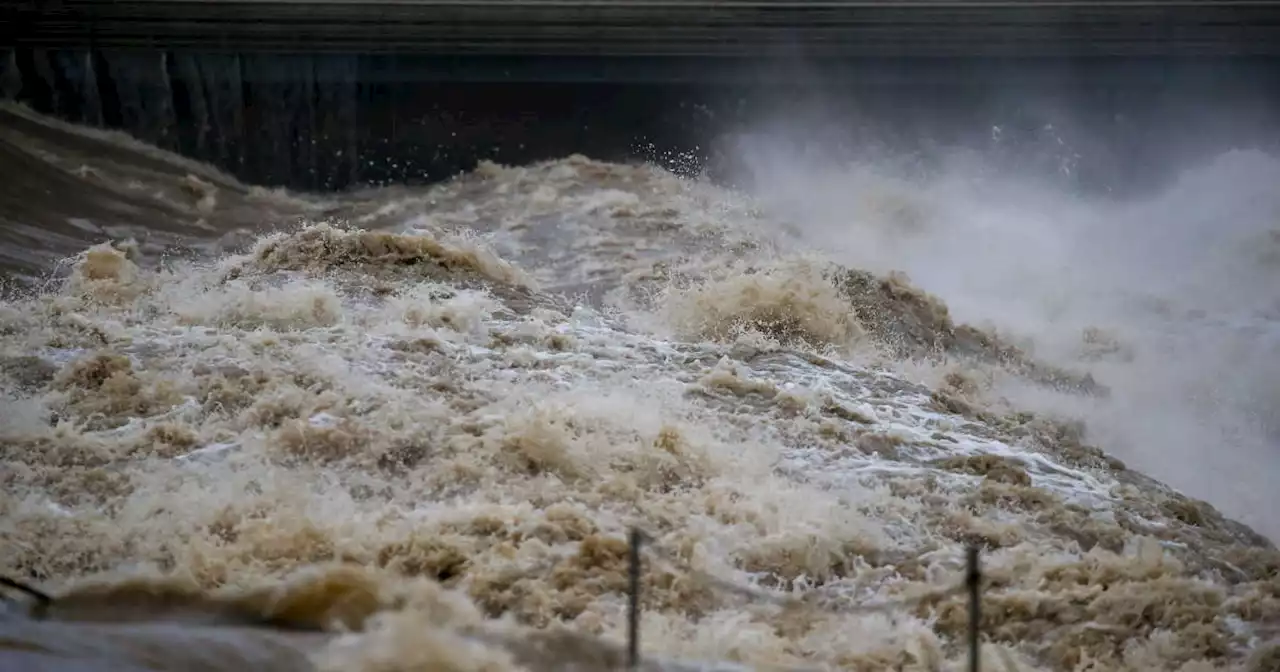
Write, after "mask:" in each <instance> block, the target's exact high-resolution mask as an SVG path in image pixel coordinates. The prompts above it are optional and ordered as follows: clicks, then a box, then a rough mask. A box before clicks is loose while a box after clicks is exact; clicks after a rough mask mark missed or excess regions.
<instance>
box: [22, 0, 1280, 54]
mask: <svg viewBox="0 0 1280 672" xmlns="http://www.w3.org/2000/svg"><path fill="white" fill-rule="evenodd" d="M0 12H3V14H0V17H3V23H5V24H8V25H9V26H12V27H13V31H12V32H11V34H12V35H15V36H16V37H15V38H14V43H15V44H16V45H17V46H25V47H37V48H97V49H111V48H149V49H165V50H182V49H199V50H202V51H210V50H224V51H234V52H241V53H243V52H277V53H278V52H294V53H324V52H347V53H350V52H356V53H403V54H423V55H456V56H476V55H485V56H523V55H528V56H636V57H650V56H688V57H702V58H705V57H727V58H742V57H751V58H759V57H761V56H762V55H776V56H800V57H807V58H862V57H877V58H897V57H926V58H927V57H966V56H972V57H1032V58H1058V57H1115V56H1129V57H1145V56H1280V1H1266V2H1258V1H1253V2H1250V1H1244V0H1224V1H1219V2H1158V1H1155V0H1150V1H1141V2H1134V1H1125V0H1111V1H1107V0H1094V1H1092V2H1060V1H1058V2H1053V1H1049V0H1020V1H1012V0H1005V1H1001V2H975V1H966V0H883V1H881V2H865V1H864V2H840V1H825V2H823V1H793V2H787V1H775V2H748V1H740V0H721V1H708V0H686V1H683V2H677V1H659V0H621V1H618V0H613V1H609V2H604V1H595V2H591V1H586V0H517V1H514V2H512V1H507V0H472V1H469V2H462V1H458V0H375V1H368V2H360V1H355V0H345V1H344V0H249V1H244V0H231V1H209V0H122V1H110V0H39V1H31V0H28V1H27V2H23V3H5V8H4V9H0Z"/></svg>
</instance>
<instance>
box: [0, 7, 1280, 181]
mask: <svg viewBox="0 0 1280 672" xmlns="http://www.w3.org/2000/svg"><path fill="white" fill-rule="evenodd" d="M0 23H2V24H3V25H5V26H8V29H7V30H6V31H5V32H6V33H7V34H8V35H10V36H11V37H9V38H7V44H2V45H0V48H2V49H3V53H2V54H0V56H2V57H3V58H0V64H2V66H3V68H4V72H3V73H0V75H2V77H0V82H3V92H4V94H5V95H6V96H7V97H9V98H11V99H17V100H21V101H23V102H25V103H26V104H28V105H30V106H31V107H33V108H34V109H36V110H37V111H40V112H44V113H49V114H52V115H54V116H57V117H59V118H62V119H66V120H68V121H72V122H75V123H83V124H87V125H90V126H101V127H108V128H118V129H123V130H126V131H127V132H129V133H131V134H133V135H135V136H137V137H139V138H140V139H143V140H145V141H147V142H149V143H152V144H155V145H157V146H159V147H162V148H165V149H170V150H173V151H177V152H179V153H181V154H184V155H187V156H190V157H193V158H196V159H199V160H202V161H208V162H211V163H213V164H215V165H218V166H220V167H222V168H224V169H225V170H228V171H229V172H231V173H233V174H235V175H237V176H239V177H240V178H242V179H244V180H246V181H248V182H252V183H255V184H268V185H281V186H288V187H293V188H299V189H307V190H332V189H344V188H348V187H352V186H359V185H370V184H392V183H396V184H399V183H416V182H423V181H426V182H431V181H437V180H439V179H443V178H446V177H448V176H451V175H454V174H457V173H458V172H461V171H465V170H468V169H469V168H470V167H472V166H474V165H475V162H476V161H477V160H479V159H486V158H487V159H492V160H496V161H499V162H509V163H524V162H527V161H530V160H537V159H544V158H551V157H554V156H561V155H563V150H564V149H565V148H566V147H573V148H575V151H582V152H584V153H587V154H589V155H592V156H599V157H600V158H602V159H608V160H611V159H622V158H626V157H635V156H641V158H644V159H646V160H651V161H658V162H666V163H668V164H672V165H674V164H675V163H679V162H681V161H683V162H685V163H688V162H690V161H693V162H694V163H697V164H699V165H703V166H706V165H710V166H713V167H714V165H715V163H716V157H715V151H716V148H715V147H714V146H711V145H713V144H714V143H713V142H712V140H713V139H714V138H717V137H721V136H723V135H725V134H727V133H732V132H733V131H734V130H735V129H736V128H739V127H742V126H743V125H746V124H753V123H758V122H760V120H761V118H762V117H767V116H769V115H775V116H780V117H783V118H794V117H795V116H796V115H797V114H801V115H803V114H807V113H808V112H809V111H810V109H812V108H814V107H817V106H819V105H818V103H819V102H820V104H821V105H820V106H821V107H822V108H823V109H825V110H827V111H828V112H830V113H831V114H833V115H835V116H843V117H845V118H849V117H852V116H856V117H858V118H860V119H864V120H867V123H868V124H871V125H875V126H876V127H877V128H876V132H877V133H878V134H881V135H884V134H888V135H890V136H895V137H901V138H904V142H913V141H914V142H918V141H920V139H921V138H927V139H928V141H930V142H935V143H942V144H946V143H951V142H963V141H964V139H965V138H967V137H969V136H985V135H989V134H990V131H991V128H992V127H993V126H1000V127H1001V128H1002V129H1003V131H1004V132H1005V135H1006V137H1012V136H1016V135H1017V134H1018V133H1021V134H1022V135H1023V136H1028V137H1029V136H1033V135H1039V136H1042V135H1043V133H1042V131H1041V129H1043V128H1044V127H1045V126H1046V124H1050V123H1052V122H1053V121H1055V120H1051V119H1049V117H1047V116H1046V114H1047V113H1046V112H1045V111H1044V110H1043V109H1030V108H1029V107H1028V106H1027V105H1026V103H1025V100H1027V99H1028V97H1029V95H1030V94H1034V95H1035V96H1039V97H1040V98H1041V99H1042V100H1044V101H1047V103H1046V104H1047V105H1049V106H1050V107H1052V106H1054V105H1057V104H1058V103H1062V104H1069V106H1070V107H1071V108H1072V109H1073V110H1075V111H1076V112H1075V114H1074V116H1075V119H1074V120H1073V122H1074V123H1078V124H1081V125H1084V126H1088V127H1089V128H1090V129H1091V130H1092V131H1093V132H1094V134H1095V135H1098V136H1099V137H1100V138H1101V139H1099V140H1097V144H1098V145H1099V146H1098V147H1096V148H1093V149H1094V151H1090V152H1085V153H1084V154H1085V156H1084V157H1083V158H1082V161H1083V162H1084V163H1083V164H1082V168H1083V170H1082V171H1080V176H1079V179H1082V180H1084V181H1085V182H1086V183H1091V184H1094V185H1101V184H1106V185H1110V187H1111V188H1114V187H1115V186H1116V185H1117V184H1121V183H1127V182H1132V181H1135V180H1137V179H1138V178H1136V177H1135V176H1136V175H1137V174H1139V173H1142V174H1146V173H1147V171H1139V170H1137V169H1136V167H1137V166H1138V165H1141V164H1143V163H1146V164H1153V163H1154V164H1159V163H1161V161H1160V157H1158V156H1154V155H1152V154H1151V152H1152V151H1154V150H1151V149H1150V148H1147V147H1143V146H1141V145H1143V134H1144V133H1145V132H1147V131H1149V130H1150V129H1151V128H1152V127H1153V124H1154V123H1156V117H1159V121H1160V123H1161V124H1164V125H1168V124H1170V123H1175V124H1176V123H1179V119H1180V118H1181V119H1183V120H1186V123H1193V121H1192V120H1194V119H1195V118H1196V117H1197V114H1198V113H1199V111H1201V108H1202V107H1203V106H1204V105H1206V104H1208V101H1213V102H1215V103H1216V102H1220V101H1224V100H1229V99H1232V98H1233V97H1242V96H1244V97H1248V98H1249V101H1250V106H1251V107H1250V109H1253V110H1255V114H1254V117H1246V118H1242V119H1240V120H1238V123H1236V124H1234V128H1233V129H1212V130H1213V132H1212V133H1207V132H1206V129H1200V130H1199V131H1198V132H1197V133H1195V134H1194V135H1199V136H1205V137H1207V136H1208V135H1214V133H1219V132H1221V133H1231V132H1238V133H1244V132H1247V131H1252V129H1253V128H1254V127H1255V126H1251V124H1252V123H1253V122H1255V121H1257V120H1258V119H1260V118H1261V117H1263V116H1266V115H1268V114H1270V113H1271V110H1272V108H1273V107H1274V103H1275V98H1276V93H1275V92H1276V91H1277V90H1280V86H1277V83H1278V80H1280V74H1277V73H1280V68H1276V67H1275V63H1277V60H1276V57H1277V56H1280V3H1278V2H1269V1H1268V2H1254V1H1246V0H1220V1H1217V2H1157V1H1154V0H1153V1H1131V0H1095V1H1090V2H1060V1H1053V2H1050V1H1047V0H1007V1H999V2H977V1H970V0H876V1H865V0H863V1H850V0H824V1H775V2H758V1H737V0H717V1H707V0H619V1H613V2H598V1H587V0H517V1H510V2H509V1H497V0H494V1H483V0H482V1H474V2H463V1H454V0H392V1H371V2H355V1H332V0H319V1H313V2H301V1H294V0H249V1H227V2H223V1H216V2H215V1H195V0H132V1H127V2H115V1H109V2H108V1H98V0H61V1H56V2H55V1H43V0H41V1H35V0H28V1H25V2H14V3H5V7H4V8H3V9H0ZM1042 107H1043V106H1042ZM832 110H835V111H836V112H831V111H832ZM939 110H946V112H947V114H946V115H945V116H947V117H949V119H948V121H947V123H945V124H941V123H939V122H938V121H937V119H938V117H940V116H944V115H940V114H939ZM1179 115H1181V117H1180V116H1179ZM1171 120H1172V121H1171ZM1056 121H1057V123H1056V125H1055V126H1056V128H1058V129H1060V130H1061V129H1062V128H1064V127H1065V126H1066V125H1067V124H1068V122H1067V121H1066V120H1063V119H1057V120H1056ZM1019 129H1021V131H1020V130H1019ZM1221 133H1219V135H1220V134H1221ZM1060 139H1061V138H1058V137H1056V136H1055V137H1054V138H1045V137H1041V138H1039V139H1038V140H1034V139H1029V140H1028V141H1032V140H1034V141H1037V142H1044V143H1053V142H1057V141H1058V140H1060ZM850 141H851V142H857V139H856V138H853V139H851V140H850ZM646 153H647V154H648V155H645V154H646ZM673 157H674V158H673ZM1090 162H1092V163H1090Z"/></svg>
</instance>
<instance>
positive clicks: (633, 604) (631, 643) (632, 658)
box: [627, 527, 643, 670]
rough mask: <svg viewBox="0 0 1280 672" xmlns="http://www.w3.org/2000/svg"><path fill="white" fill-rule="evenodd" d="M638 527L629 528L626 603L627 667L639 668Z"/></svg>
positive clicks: (639, 537) (640, 538)
mask: <svg viewBox="0 0 1280 672" xmlns="http://www.w3.org/2000/svg"><path fill="white" fill-rule="evenodd" d="M642 540H643V537H642V535H641V534H640V530H639V528H634V527H633V528H631V562H630V577H629V578H630V590H629V594H628V595H627V597H628V604H627V667H628V668H629V669H632V670H636V669H639V668H640V543H641V541H642Z"/></svg>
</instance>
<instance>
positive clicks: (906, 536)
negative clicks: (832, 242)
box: [0, 107, 1280, 672]
mask: <svg viewBox="0 0 1280 672" xmlns="http://www.w3.org/2000/svg"><path fill="white" fill-rule="evenodd" d="M0 114H2V115H3V122H4V123H3V124H0V151H2V152H3V154H4V156H3V157H2V159H0V160H3V161H5V162H6V163H5V164H4V165H5V167H6V169H5V175H6V178H5V179H4V180H0V199H2V200H0V215H3V217H4V227H5V228H4V230H3V233H2V234H0V235H3V245H4V250H3V254H4V259H5V264H6V269H7V271H8V272H9V274H10V275H11V277H13V278H15V279H16V280H15V281H14V282H13V283H12V286H11V287H10V288H9V290H8V294H7V297H6V299H5V301H4V303H3V304H0V385H3V393H4V396H3V398H2V399H0V404H3V410H0V465H2V466H0V479H3V488H2V489H0V573H3V574H4V575H6V576H8V577H11V578H15V579H19V580H21V581H23V582H26V583H29V584H31V585H33V586H36V587H38V588H39V589H40V590H43V591H45V592H47V593H49V594H51V595H52V596H53V598H54V599H53V600H52V602H50V603H48V604H41V603H39V602H38V601H33V600H32V599H31V598H30V597H29V596H26V595H23V594H22V593H21V592H20V591H7V592H6V595H11V598H12V599H11V600H10V601H8V602H7V603H5V609H4V611H0V669H5V670H8V669H14V670H40V669H47V670H60V671H64V670H90V669H92V670H112V671H126V670H128V671H132V670H175V671H176V670H210V671H213V670H218V671H221V670H246V669H255V670H343V671H349V670H370V671H373V670H376V671H390V670H404V671H409V670H449V671H481V670H483V671H490V670H494V671H496V670H539V671H541V670H547V671H551V670H574V669H576V670H606V669H618V668H619V667H620V666H621V664H622V661H623V658H624V657H623V649H622V646H621V645H622V642H623V641H624V637H625V631H626V622H625V620H626V598H625V590H626V586H627V544H626V539H627V530H628V529H629V528H630V527H631V526H638V527H640V528H642V529H643V530H645V531H646V532H647V533H648V534H649V535H650V536H651V537H652V538H653V540H654V544H656V545H657V546H658V547H660V548H662V549H665V550H666V552H667V553H668V554H669V555H671V556H673V559H674V560H677V561H678V562H679V563H682V565H684V566H683V567H681V566H676V565H674V564H672V563H664V562H659V561H657V560H654V561H652V562H647V563H646V564H645V569H644V573H643V577H642V578H643V582H644V591H643V607H644V612H643V618H642V622H641V632H642V643H643V652H644V655H645V666H646V669H654V670H659V669H666V670H681V669H715V668H718V669H795V668H799V669H830V670H944V669H948V670H951V669H954V670H959V669H962V667H963V662H964V660H965V649H964V633H965V628H966V624H967V621H966V618H967V611H966V604H965V600H964V597H963V595H956V594H954V593H952V592H946V591H947V590H948V589H950V588H951V587H953V586H955V585H957V584H958V583H959V582H960V581H962V579H963V572H964V548H965V546H966V545H967V544H975V543H976V544H979V545H981V546H982V547H983V549H984V551H983V568H984V576H985V582H986V583H985V586H984V612H983V622H982V629H983V633H984V649H985V651H984V663H985V665H986V666H987V669H992V670H1096V671H1102V670H1181V671H1183V672H1200V671H1208V670H1249V671H1251V672H1263V671H1266V670H1276V669H1280V667H1278V666H1280V646H1278V645H1277V644H1276V639H1275V638H1276V637H1277V635H1278V634H1280V553H1277V551H1276V549H1275V547H1274V545H1273V544H1272V542H1270V541H1268V540H1267V539H1266V538H1265V537H1264V536H1262V535H1261V534H1259V533H1256V532H1254V531H1253V530H1252V529H1250V527H1247V526H1246V525H1244V524H1241V523H1238V522H1235V520H1233V518H1232V517H1229V516H1226V515H1224V514H1222V513H1220V512H1219V511H1218V510H1217V509H1215V507H1213V506H1211V505H1210V504H1208V503H1206V502H1204V501H1201V500H1199V499H1195V498H1192V497H1189V496H1187V495H1184V494H1180V492H1179V491H1178V490H1175V489H1173V488H1171V487H1168V486H1165V485H1163V484H1162V483H1160V482H1158V481H1156V480H1154V479H1152V478H1149V477H1147V476H1144V475H1143V474H1141V473H1139V472H1138V471H1137V470H1136V469H1135V468H1131V467H1130V466H1126V463H1125V461H1122V460H1121V459H1119V458H1118V457H1116V456H1114V455H1113V454H1112V453H1111V452H1109V449H1108V446H1107V445H1100V446H1095V445H1091V439H1090V428H1089V426H1088V423H1087V422H1086V423H1081V422H1078V421H1076V420H1074V419H1073V418H1071V417H1070V416H1069V415H1066V414H1064V415H1054V414H1051V413H1048V412H1040V411H1036V412H1031V411H1029V410H1027V409H1023V408H1018V407H1017V404H1016V403H1014V402H1013V401H1010V399H1009V398H1005V397H1002V396H1001V395H1000V394H998V392H997V391H998V389H1015V388H1016V387H1017V386H1019V385H1020V386H1023V387H1024V388H1025V389H1029V390H1038V391H1040V393H1042V394H1044V395H1056V396H1057V397H1063V398H1071V399H1077V400H1080V403H1081V404H1099V405H1105V404H1109V403H1112V402H1113V401H1114V400H1116V399H1119V398H1120V397H1121V396H1122V393H1123V392H1124V389H1121V387H1113V386H1112V385H1111V384H1110V383H1109V381H1108V380H1107V379H1106V378H1105V376H1103V375H1101V374H1097V375H1095V373H1094V372H1093V370H1092V369H1090V367H1089V364H1090V363H1095V362H1099V361H1104V360H1105V361H1121V362H1123V361H1125V358H1126V356H1128V357H1133V356H1138V357H1140V356H1141V353H1140V352H1139V353H1137V355H1134V354H1133V353H1128V355H1126V354H1125V353H1126V352H1127V351H1126V348H1127V347H1129V346H1128V345H1126V344H1125V343H1124V342H1122V340H1121V339H1118V338H1117V337H1115V336H1113V335H1112V334H1110V333H1109V332H1108V331H1106V328H1105V327H1106V325H1100V326H1099V327H1098V328H1096V329H1092V330H1088V331H1086V332H1085V334H1084V337H1083V338H1081V339H1079V340H1078V342H1077V345H1079V346H1080V349H1081V352H1084V353H1086V354H1087V355H1088V356H1087V357H1085V356H1081V357H1078V358H1076V359H1074V360H1071V361H1068V360H1066V359H1063V358H1054V357H1050V356H1048V355H1046V356H1045V357H1038V356H1036V355H1035V354H1034V351H1033V350H1032V349H1031V348H1030V347H1028V345H1027V344H1026V343H1023V342H1020V341H1019V339H1018V338H1016V337H1014V336H1010V335H1006V334H1005V333H1004V332H1001V331H998V330H995V329H991V328H987V327H981V328H980V327H977V326H970V325H967V324H963V323H960V321H959V320H957V319H956V318H955V317H953V316H952V315H951V313H950V311H949V310H948V308H947V305H946V304H945V303H943V301H942V300H941V299H939V298H937V297H936V296H934V295H933V294H931V293H929V292H926V291H924V290H922V289H921V288H919V287H917V286H916V285H915V284H913V282H912V280H911V278H909V277H907V276H906V275H904V274H902V273H889V272H884V273H880V272H879V270H877V271H876V272H874V273H873V272H870V271H863V270H859V269H858V268H855V267H851V266H848V265H842V264H841V263H839V262H840V259H837V258H833V257H832V256H831V255H826V256H824V255H822V254H819V253H818V252H814V251H812V250H805V249H802V248H801V247H799V246H798V245H796V244H795V238H794V237H793V236H789V235H787V234H785V231H786V228H787V227H785V226H783V225H781V224H777V223H775V222H773V221H772V220H771V219H770V214H769V212H768V210H767V208H762V207H760V206H759V205H758V204H756V203H755V202H754V201H752V200H751V199H748V198H746V197H745V196H740V195H735V194H733V193H730V192H729V191H727V190H724V189H721V188H719V187H716V186H714V185H711V184H708V183H704V182H701V181H698V180H689V179H683V178H679V177H676V176H674V175H671V174H669V173H665V172H663V171H661V170H659V169H657V168H654V167H651V166H646V165H614V164H606V163H600V162H596V161H592V160H590V159H587V158H584V157H580V156H571V157H568V158H565V159H562V160H558V161H552V162H549V163H545V164H539V165H534V166H526V167H503V166H498V165H493V164H483V165H481V166H480V168H478V169H477V170H476V171H475V172H473V173H471V174H468V175H465V176H461V177H459V178H458V179H456V180H453V181H451V182H449V183H447V184H442V185H438V186H435V187H431V188H425V189H420V190H408V189H381V190H372V191H367V192H361V193H354V194H349V195H344V196H341V197H332V198H328V199H320V198H314V197H309V196H303V195H292V194H284V193H279V192H273V191H268V190H263V189H259V188H252V187H247V186H244V185H241V184H239V183H238V182H236V181H235V180H233V179H231V178H229V177H226V176H223V175H220V174H219V173H217V172H216V171H214V170H212V169H210V168H208V167H206V166H200V165H196V164H193V163H190V162H187V161H184V160H181V159H179V158H177V157H172V156H169V155H166V154H164V153H162V152H160V151H159V150H155V149H152V148H148V147H145V146H143V145H141V144H139V143H136V142H134V141H130V140H127V139H125V138H122V137H117V136H114V135H110V134H103V133H100V132H94V131H88V130H84V129H77V128H74V127H70V126H67V125H64V124H60V123H57V122H54V121H51V120H48V119H44V118H41V117H38V116H36V115H34V114H32V113H30V112H27V111H24V110H22V109H20V108H13V107H9V108H5V109H4V110H3V111H0ZM13 166H21V167H20V168H13ZM895 198H896V197H895ZM893 200H894V199H892V198H885V199H881V201H878V202H877V203H876V204H873V206H874V207H871V209H872V210H874V211H875V212H877V213H880V215H882V216H883V217H884V218H887V219H886V220H885V221H889V220H894V221H898V222H899V223H900V224H901V225H902V227H903V228H905V229H908V230H909V229H911V228H912V227H913V226H916V225H918V224H919V222H918V221H917V219H919V218H927V215H926V214H919V213H917V214H918V217H917V215H912V214H911V213H910V212H906V211H908V210H910V209H911V208H912V207H916V206H912V205H911V204H910V203H907V204H905V205H904V204H903V203H901V202H897V203H896V204H895V203H890V201H893ZM885 203H889V204H888V205H885ZM920 207H923V206H920ZM885 213H887V214H885ZM904 213H905V214H904ZM850 216H851V217H853V216H866V213H865V212H864V213H850ZM923 225H927V224H923ZM778 231H782V232H784V233H783V234H775V233H771V232H778ZM908 234H909V231H908ZM59 260H62V261H59ZM52 266H57V268H58V269H59V271H60V272H58V273H56V274H54V275H52V276H47V277H46V276H44V275H42V273H43V272H44V271H45V270H47V269H48V268H49V267H52ZM23 278H26V280H25V281H23V282H18V280H21V279H23ZM32 278H36V279H37V280H36V281H32V280H31V279H32ZM39 278H45V279H39ZM943 289H945V288H943ZM998 381H1005V383H1006V384H1007V385H1009V387H1007V388H999V387H998V385H997V382H998ZM1116 403H1119V402H1116ZM1266 501H1275V500H1274V499H1273V500H1266ZM1233 513H1235V512H1233ZM1250 522H1254V521H1252V520H1251V521H1250ZM1259 529H1263V528H1259ZM1271 529H1274V528H1271ZM690 568H691V569H693V570H696V571H688V570H689V569H690ZM708 576H710V577H715V578H716V579H718V580H720V581H725V582H731V583H735V584H738V585H741V586H750V587H754V589H755V590H757V591H760V592H763V593H768V594H772V595H774V596H776V597H790V598H794V599H791V600H789V601H785V602H779V601H772V602H767V601H759V600H751V599H748V598H745V597H743V596H742V595H739V594H734V593H732V592H729V591H725V590H721V589H719V588H718V587H717V586H716V585H715V584H713V583H711V582H709V581H708V580H707V578H706V577H708ZM912 597H916V598H919V599H916V600H913V601H911V602H910V603H909V604H908V606H907V607H905V608H903V609H899V610H891V611H885V612H867V611H865V610H859V609H858V608H857V607H859V606H860V605H868V604H875V603H879V602H884V601H891V600H899V599H903V598H912Z"/></svg>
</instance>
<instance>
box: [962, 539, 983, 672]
mask: <svg viewBox="0 0 1280 672" xmlns="http://www.w3.org/2000/svg"><path fill="white" fill-rule="evenodd" d="M968 565H969V571H968V572H967V574H966V576H965V583H966V585H967V586H968V587H969V672H978V670H979V669H981V666H982V665H981V657H980V646H981V642H980V641H979V637H978V634H979V632H980V631H981V628H982V570H981V569H980V568H979V566H978V547H977V546H969V548H968Z"/></svg>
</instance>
